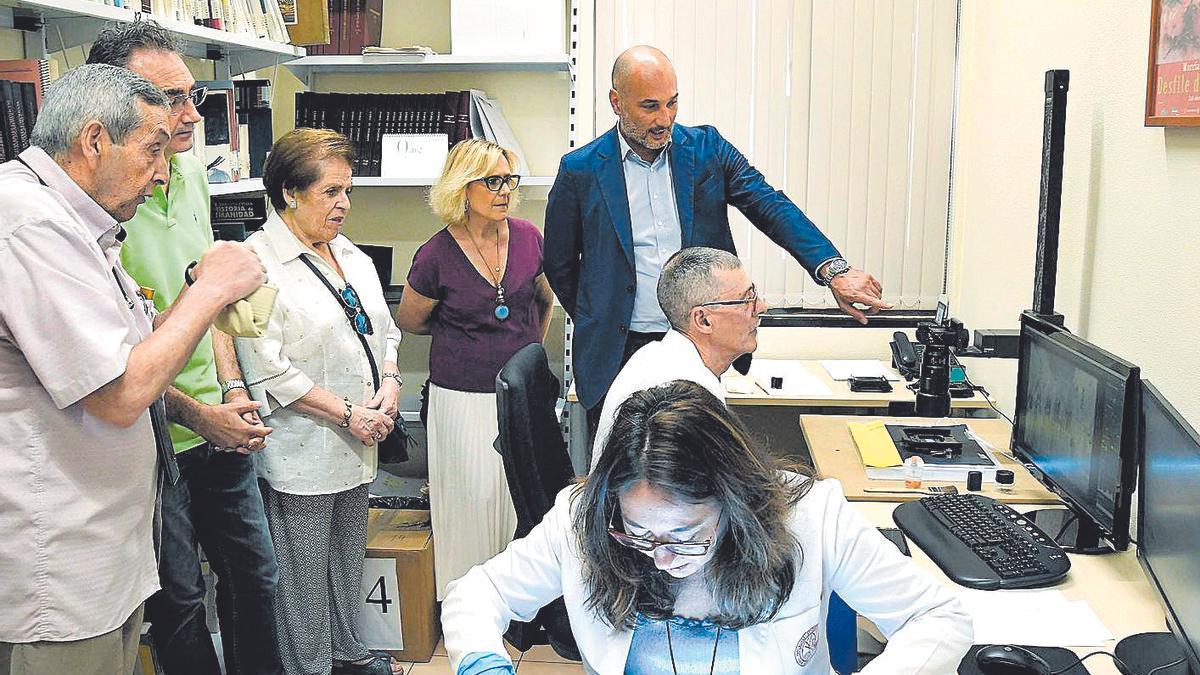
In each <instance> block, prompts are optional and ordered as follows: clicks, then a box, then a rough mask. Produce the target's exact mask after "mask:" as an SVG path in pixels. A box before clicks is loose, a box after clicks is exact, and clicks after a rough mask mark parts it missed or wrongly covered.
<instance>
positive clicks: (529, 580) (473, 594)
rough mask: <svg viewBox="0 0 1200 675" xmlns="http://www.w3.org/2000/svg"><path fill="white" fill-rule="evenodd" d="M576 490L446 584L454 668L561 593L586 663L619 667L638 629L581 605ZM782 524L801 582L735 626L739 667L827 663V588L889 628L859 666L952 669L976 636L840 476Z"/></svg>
mask: <svg viewBox="0 0 1200 675" xmlns="http://www.w3.org/2000/svg"><path fill="white" fill-rule="evenodd" d="M789 475H790V474H789ZM790 476H791V478H792V479H795V478H796V477H795V476H794V475H790ZM574 489H576V486H571V487H567V488H564V489H563V490H562V491H561V492H559V494H558V498H557V499H556V500H555V504H554V508H552V509H551V510H550V512H549V513H547V514H546V517H545V518H544V519H543V520H542V522H541V523H540V524H539V525H538V526H537V527H535V528H533V531H532V532H530V533H529V535H528V536H526V537H523V538H521V539H518V540H516V541H514V542H513V543H512V544H510V545H509V546H508V548H507V549H505V551H504V552H503V553H501V554H500V555H498V556H496V557H495V558H492V559H491V560H489V561H488V562H486V563H483V564H482V565H476V566H475V567H473V568H472V569H471V571H470V572H468V573H467V574H466V576H464V577H462V578H461V579H458V580H457V581H455V582H453V583H452V584H450V588H449V592H448V594H447V596H446V600H445V602H444V603H443V604H442V628H443V631H444V634H445V641H446V651H447V653H448V654H449V655H450V664H451V671H452V672H456V671H457V669H458V667H459V664H460V663H461V662H462V660H463V657H465V656H467V655H468V654H472V653H476V652H484V653H493V654H497V655H500V656H501V658H505V657H504V655H505V654H506V652H505V649H504V643H503V641H502V639H501V636H502V634H503V633H504V631H505V630H507V629H508V623H509V621H511V620H514V619H515V620H518V621H529V620H532V619H533V617H534V615H535V614H537V612H538V610H539V609H541V607H542V606H543V605H545V604H546V603H548V602H550V601H552V600H554V599H555V598H557V597H558V596H560V595H561V596H563V600H564V602H565V603H566V607H567V616H568V618H569V620H570V622H571V632H572V633H573V634H574V636H575V642H576V644H577V645H578V647H579V654H580V656H581V657H582V658H583V667H584V670H585V671H586V672H588V673H599V674H600V675H621V673H624V672H625V662H626V659H627V657H628V655H629V645H630V644H631V642H632V641H633V631H631V630H625V629H613V628H612V627H611V626H609V625H607V624H606V623H604V621H603V620H602V619H601V618H600V617H599V616H598V615H597V614H595V613H594V612H593V611H592V610H590V609H588V608H587V606H586V603H587V597H588V592H589V591H588V587H587V585H586V584H585V582H584V575H583V561H582V559H581V552H580V550H579V545H578V539H577V537H576V533H575V530H574V527H573V519H574V511H575V508H576V504H577V502H576V500H575V499H574V498H573V497H572V496H571V492H572V490H574ZM788 529H790V530H791V532H792V534H793V535H794V536H795V538H796V541H797V543H798V544H799V547H800V551H802V552H803V559H802V561H801V565H800V566H799V569H798V571H797V573H796V583H795V586H793V588H792V593H791V595H790V596H789V597H788V599H787V600H786V601H785V602H784V603H783V605H782V606H781V607H780V608H779V611H778V613H777V614H776V615H775V616H774V617H773V618H771V619H770V620H769V621H767V622H765V623H760V624H755V625H753V626H748V627H746V628H743V629H741V630H739V631H738V658H739V663H740V665H741V671H742V672H743V673H756V674H757V673H772V674H778V675H829V674H830V673H832V672H833V670H832V668H831V667H830V664H829V644H828V640H827V639H826V636H825V623H826V617H827V615H828V613H829V597H830V594H832V593H837V594H838V595H839V596H840V597H841V598H842V599H843V600H845V601H846V604H848V605H850V607H852V608H853V609H854V610H855V611H857V612H858V613H859V614H861V615H862V616H864V617H866V618H867V619H870V620H871V621H872V622H873V623H874V624H875V625H876V626H877V627H878V628H879V630H881V631H882V632H883V634H884V635H885V636H886V637H887V640H888V643H887V647H886V648H885V649H884V651H883V653H882V654H880V655H879V656H878V657H876V658H875V660H873V661H871V663H869V664H868V665H867V666H866V667H865V668H863V670H862V671H861V672H862V674H863V675H917V674H923V675H947V674H948V673H954V672H957V669H958V664H959V662H960V661H961V660H962V657H963V655H965V654H966V652H967V649H968V648H969V647H970V646H971V640H972V636H973V630H972V626H971V617H970V615H969V614H967V612H966V611H965V610H964V609H963V607H962V605H961V603H960V602H959V601H958V599H957V598H956V597H955V596H954V595H953V594H952V593H951V592H950V591H949V590H948V589H946V588H945V587H943V586H941V585H939V584H938V582H937V581H935V580H934V579H933V577H932V576H931V575H930V574H929V573H928V572H926V571H924V570H922V569H920V568H919V567H917V565H916V563H914V562H913V561H912V560H911V559H909V558H908V557H906V556H905V555H904V554H902V553H900V551H899V549H897V548H896V546H895V545H894V544H892V543H891V542H890V541H888V540H887V539H885V538H884V537H883V535H881V534H880V533H879V531H878V530H876V529H875V528H874V527H872V526H871V525H870V524H869V523H867V521H866V519H864V518H863V517H862V516H861V515H859V514H858V512H857V511H855V510H854V508H853V507H852V506H851V505H850V504H849V503H847V502H846V498H845V497H844V496H843V495H842V488H841V484H840V483H838V482H837V481H835V480H823V481H818V482H816V483H815V484H814V485H813V486H812V489H811V490H809V492H808V494H806V495H805V496H804V497H802V498H801V499H800V501H799V502H798V503H797V504H796V505H795V506H794V507H792V513H791V519H790V521H789V523H788Z"/></svg>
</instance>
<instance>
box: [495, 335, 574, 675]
mask: <svg viewBox="0 0 1200 675" xmlns="http://www.w3.org/2000/svg"><path fill="white" fill-rule="evenodd" d="M558 392H559V382H558V378H556V377H554V373H552V372H550V366H549V364H548V363H547V361H546V350H545V349H543V348H542V345H540V344H536V343H534V344H530V345H526V346H525V347H523V348H521V350H520V351H518V352H517V353H516V354H514V355H513V357H512V358H511V359H509V360H508V363H507V364H505V366H504V368H503V369H502V370H501V371H500V374H499V375H497V376H496V410H497V413H498V415H497V417H498V419H497V421H498V423H499V427H500V435H499V436H498V437H497V438H496V444H495V446H496V451H497V452H499V453H500V455H501V456H502V457H503V458H504V472H505V474H506V475H507V478H508V490H509V492H510V493H511V494H512V500H513V506H515V507H516V511H517V531H516V533H515V535H514V538H516V539H520V538H521V537H524V536H525V535H527V534H529V532H530V530H532V529H533V528H534V527H535V526H536V525H537V524H538V523H540V522H542V518H543V517H544V516H545V515H546V513H547V512H548V511H549V510H550V508H551V507H552V506H554V497H555V495H557V494H558V493H559V491H560V490H562V489H563V488H564V487H566V486H567V485H570V484H571V482H572V480H574V478H575V471H574V469H572V468H571V460H570V457H569V455H568V454H567V444H566V441H564V440H563V436H562V431H561V429H560V428H559V426H558V417H557V416H556V415H555V412H554V409H555V405H556V404H557V402H558ZM504 637H505V638H506V639H507V640H508V641H509V643H510V644H512V645H513V646H514V647H516V648H517V649H519V650H521V651H523V652H524V651H526V650H528V649H529V648H530V647H531V646H533V645H535V644H547V643H549V645H550V646H551V648H553V649H554V651H555V652H557V653H558V654H559V656H562V657H563V658H568V659H573V660H575V661H578V660H579V649H578V648H577V647H576V646H575V637H574V636H573V635H572V634H571V624H570V622H569V621H568V619H567V608H566V605H564V604H563V600H562V598H559V599H557V600H555V601H554V602H552V603H550V604H549V605H546V606H545V607H543V608H542V609H541V611H539V612H538V615H537V617H536V618H535V619H534V620H533V621H532V622H530V623H518V622H515V621H514V622H513V623H512V625H511V626H509V629H508V632H507V633H505V635H504Z"/></svg>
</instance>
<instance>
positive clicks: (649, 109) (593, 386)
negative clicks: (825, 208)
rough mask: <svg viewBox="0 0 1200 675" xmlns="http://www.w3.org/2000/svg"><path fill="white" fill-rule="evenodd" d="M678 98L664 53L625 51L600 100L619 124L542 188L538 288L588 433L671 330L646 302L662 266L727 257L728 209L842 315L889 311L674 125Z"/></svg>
mask: <svg viewBox="0 0 1200 675" xmlns="http://www.w3.org/2000/svg"><path fill="white" fill-rule="evenodd" d="M678 99H679V93H678V88H677V86H676V78H675V69H674V67H673V66H672V65H671V62H670V60H668V59H667V57H666V55H665V54H663V53H662V52H661V51H659V50H657V49H655V48H653V47H648V46H639V47H632V48H630V49H628V50H626V51H625V52H623V53H622V54H621V55H620V56H619V57H617V60H616V63H615V64H614V66H613V87H612V89H611V90H610V91H609V102H610V103H611V104H612V108H613V112H614V113H616V115H617V117H618V123H617V126H616V127H614V128H613V129H610V130H609V131H608V132H607V133H605V134H603V135H602V136H600V137H599V138H597V139H596V140H594V141H592V142H591V143H589V144H587V145H585V146H584V147H582V148H579V149H578V150H575V151H573V152H571V153H570V154H568V155H566V156H565V157H563V159H562V162H561V164H560V165H559V169H558V176H557V177H556V178H555V180H554V187H553V188H551V190H550V198H549V202H548V204H547V207H546V226H545V271H546V278H547V279H548V280H549V281H550V286H551V288H553V289H554V293H555V295H557V296H558V299H559V302H561V303H562V305H563V307H564V308H565V309H566V310H567V313H568V314H569V315H570V316H571V318H572V320H574V322H575V332H574V344H573V349H572V357H573V364H574V373H575V391H576V393H577V395H578V396H579V401H580V403H582V404H583V405H584V407H586V408H587V409H588V421H589V425H590V426H591V428H592V429H594V428H595V418H596V417H597V414H598V413H599V411H600V407H601V404H602V403H603V400H604V395H605V394H606V393H607V392H608V387H609V385H610V384H612V381H613V379H614V378H616V376H617V373H618V372H619V371H620V369H621V366H622V365H623V364H624V363H625V361H627V360H628V359H629V357H630V356H631V355H632V354H633V353H634V352H635V351H637V350H638V349H639V348H641V347H642V346H643V345H645V344H646V343H647V342H650V341H652V340H657V339H660V338H661V337H662V335H663V334H664V333H665V331H667V330H668V328H669V324H668V323H667V319H666V316H665V315H664V314H663V312H662V309H661V308H660V307H659V306H658V298H657V293H656V289H657V284H658V277H659V272H660V271H661V269H662V265H663V263H665V262H666V260H667V258H669V257H670V256H671V255H672V254H674V253H675V252H676V251H678V250H679V249H681V248H684V247H689V246H709V247H713V248H719V249H722V250H725V251H729V252H730V253H735V254H736V251H735V249H734V244H733V235H732V233H731V232H730V230H729V217H728V211H727V207H728V206H730V205H732V206H734V207H736V208H737V209H738V210H739V211H741V212H742V214H743V215H744V216H746V218H747V219H748V220H749V221H750V222H751V223H753V224H754V226H755V227H757V228H758V229H759V230H761V231H762V232H763V233H765V234H766V235H767V236H768V237H770V238H771V240H772V241H774V242H775V243H776V244H778V245H779V246H781V247H782V248H783V249H784V250H785V251H787V252H788V253H790V254H791V255H792V257H794V258H795V259H796V260H797V261H798V262H799V263H800V264H801V265H802V266H803V267H804V268H805V269H806V270H808V271H809V273H810V274H812V275H813V278H814V280H816V281H817V283H820V284H822V285H825V286H829V288H830V290H831V291H832V293H833V296H834V298H835V299H836V300H837V303H838V305H839V306H840V307H841V308H842V310H843V311H845V312H846V313H847V314H850V315H851V316H854V317H855V318H856V319H858V320H859V321H860V322H863V323H866V314H872V313H875V312H877V311H878V310H879V309H883V308H887V307H888V305H886V304H885V303H884V302H883V300H882V299H881V297H880V296H881V293H882V291H883V288H882V286H881V285H880V284H879V282H878V281H876V280H875V278H874V277H872V276H871V275H870V274H867V273H865V272H863V271H861V270H857V269H855V268H853V267H851V266H850V265H849V264H848V263H847V262H846V261H845V260H844V259H843V258H842V257H841V254H839V253H838V251H837V249H836V248H834V246H833V244H832V243H830V241H829V239H828V238H827V237H825V235H824V234H822V233H821V231H820V230H818V229H817V227H816V226H815V225H813V223H812V221H810V220H809V219H808V218H807V217H806V216H805V215H804V213H803V212H802V211H801V210H800V209H799V208H798V207H797V206H796V205H795V204H793V203H792V201H791V200H790V199H788V198H787V196H785V195H784V194H783V193H782V192H780V191H777V190H775V189H774V188H773V187H771V186H770V185H769V184H767V182H766V180H765V179H764V178H763V175H762V174H761V173H759V172H758V170H757V169H755V168H754V167H752V166H751V165H750V163H749V162H747V161H746V158H745V157H743V156H742V154H741V153H740V152H738V150H737V148H735V147H733V145H732V144H730V143H729V142H728V141H726V140H725V139H724V138H722V137H721V134H719V133H718V132H717V130H716V129H714V128H713V127H711V126H698V127H688V126H684V125H681V124H675V114H676V112H677V110H678ZM855 303H857V304H859V305H863V306H864V307H865V308H866V310H865V312H864V311H863V310H861V309H859V308H858V307H855ZM733 309H739V308H736V307H735V308H733ZM742 311H745V310H744V309H742Z"/></svg>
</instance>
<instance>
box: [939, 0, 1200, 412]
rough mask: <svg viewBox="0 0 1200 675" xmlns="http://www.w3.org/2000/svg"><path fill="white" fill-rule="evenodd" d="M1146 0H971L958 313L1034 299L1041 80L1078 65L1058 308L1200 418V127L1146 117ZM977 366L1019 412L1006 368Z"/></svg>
mask: <svg viewBox="0 0 1200 675" xmlns="http://www.w3.org/2000/svg"><path fill="white" fill-rule="evenodd" d="M1150 4H1151V3H1149V2H1126V1H1117V0H1105V1H1103V2H1096V1H1095V0H1091V1H1085V0H1056V1H1055V2H984V1H973V0H967V1H966V2H964V3H963V17H962V19H963V24H962V48H961V60H960V67H961V82H962V86H961V89H960V96H959V108H958V119H959V132H958V133H959V136H958V157H957V171H956V174H955V176H956V178H955V181H956V184H955V193H954V194H955V201H956V203H955V212H954V228H955V231H954V242H953V254H952V271H951V291H952V302H953V313H954V314H955V315H956V316H959V317H960V318H962V319H963V320H964V321H965V322H966V323H967V325H968V326H970V327H973V328H979V327H1005V326H1008V327H1015V326H1016V317H1017V315H1018V313H1019V312H1020V311H1021V310H1022V309H1025V308H1028V307H1029V306H1030V305H1031V303H1032V297H1033V290H1032V289H1033V254H1034V246H1035V242H1036V237H1037V207H1038V185H1039V183H1038V181H1039V173H1038V172H1039V166H1040V161H1041V160H1040V157H1041V134H1042V108H1043V99H1044V94H1043V92H1042V82H1043V74H1044V72H1045V71H1046V70H1049V69H1057V68H1066V69H1069V70H1070V71H1071V84H1070V92H1069V95H1068V104H1067V131H1066V153H1065V166H1064V178H1063V195H1062V238H1061V244H1060V257H1059V272H1058V299H1057V302H1056V309H1057V310H1058V311H1060V312H1062V313H1063V314H1065V315H1066V319H1067V326H1068V327H1069V328H1070V329H1071V330H1073V331H1075V332H1076V333H1078V334H1080V335H1082V336H1083V337H1085V338H1087V339H1088V340H1090V341H1092V342H1094V343H1096V344H1098V345H1100V346H1101V347H1104V348H1105V349H1108V350H1110V351H1112V352H1114V353H1115V354H1117V355H1118V356H1121V357H1124V358H1126V359H1128V360H1130V361H1133V362H1134V363H1136V364H1138V365H1140V366H1141V367H1142V373H1143V377H1145V378H1147V379H1150V380H1152V381H1153V382H1155V384H1156V385H1157V386H1158V387H1159V388H1160V390H1162V391H1163V393H1164V394H1165V395H1166V396H1167V397H1168V398H1169V399H1170V400H1171V401H1172V402H1173V403H1174V404H1175V406H1176V407H1177V408H1178V409H1179V410H1180V411H1181V412H1182V413H1183V414H1184V415H1185V416H1188V417H1189V418H1190V419H1191V420H1192V421H1193V423H1200V387H1197V386H1196V384H1195V378H1196V376H1197V374H1198V371H1200V349H1197V347H1196V339H1197V335H1198V331H1200V318H1198V317H1197V313H1196V311H1195V303H1196V300H1197V299H1198V298H1200V271H1198V270H1197V266H1196V257H1197V253H1198V252H1200V239H1198V237H1197V235H1196V229H1195V223H1196V219H1197V214H1198V213H1200V129H1187V130H1185V129H1170V130H1164V129H1161V128H1146V127H1144V126H1143V125H1142V111H1143V106H1144V99H1145V91H1146V89H1145V86H1146V80H1145V78H1146V60H1147V59H1146V57H1147V50H1148V39H1149V32H1150V28H1149V25H1150V23H1149V22H1150V11H1149V8H1150ZM974 372H975V374H976V379H979V380H982V381H983V382H985V383H986V384H988V385H990V387H991V388H992V390H993V392H995V393H1000V394H1001V396H1002V398H1003V399H1005V400H1006V403H1005V405H1006V406H1007V407H1008V408H1009V409H1011V404H1012V401H1011V397H1012V390H1013V382H1012V380H1013V378H1014V375H1013V373H1014V372H1015V370H1014V369H1013V368H1012V366H1011V364H1010V365H1008V366H1004V365H1000V364H986V363H979V364H978V365H977V367H975V369H974Z"/></svg>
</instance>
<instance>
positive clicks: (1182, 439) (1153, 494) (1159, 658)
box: [1118, 382, 1200, 673]
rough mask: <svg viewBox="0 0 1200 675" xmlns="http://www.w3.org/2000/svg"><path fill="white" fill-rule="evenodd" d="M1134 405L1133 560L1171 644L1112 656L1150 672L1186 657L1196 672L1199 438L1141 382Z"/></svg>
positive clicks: (1144, 642)
mask: <svg viewBox="0 0 1200 675" xmlns="http://www.w3.org/2000/svg"><path fill="white" fill-rule="evenodd" d="M1141 399H1142V400H1141V433H1140V443H1139V445H1140V446H1141V456H1142V459H1141V471H1140V475H1139V477H1138V514H1137V523H1138V549H1137V557H1138V561H1139V562H1140V563H1141V565H1142V569H1143V570H1145V572H1146V576H1148V577H1149V578H1150V585H1151V586H1153V587H1154V590H1155V592H1156V593H1157V594H1158V597H1159V600H1160V602H1161V603H1162V606H1163V609H1164V610H1166V614H1167V626H1168V628H1170V632H1171V634H1172V635H1174V639H1171V640H1164V639H1162V638H1160V639H1158V640H1157V641H1156V640H1154V639H1153V638H1152V637H1144V636H1155V635H1156V634H1154V633H1148V634H1142V635H1139V636H1136V639H1134V638H1130V639H1127V640H1122V641H1121V644H1120V645H1118V655H1122V653H1124V655H1122V656H1121V658H1122V660H1125V659H1126V657H1128V658H1129V660H1131V661H1137V662H1139V663H1140V664H1144V665H1147V666H1150V667H1154V666H1156V665H1163V664H1167V663H1174V662H1175V661H1178V660H1179V658H1181V657H1186V661H1187V663H1188V666H1189V668H1190V669H1191V672H1192V673H1200V602H1198V601H1197V599H1198V598H1200V517H1197V515H1198V514H1200V491H1198V490H1197V479H1200V433H1198V432H1197V431H1196V429H1195V428H1193V427H1192V426H1191V425H1189V424H1188V423H1187V421H1186V420H1185V419H1184V418H1183V415H1180V414H1179V412H1178V411H1177V410H1175V408H1174V407H1172V406H1171V404H1170V403H1169V402H1168V401H1167V399H1166V398H1165V397H1164V396H1163V395H1162V393H1161V392H1159V391H1158V390H1157V389H1155V388H1154V386H1153V385H1152V384H1150V383H1149V382H1143V383H1142V395H1141ZM1163 637H1165V636H1163ZM1176 646H1177V647H1178V650H1180V652H1181V653H1174V654H1173V653H1172V652H1174V651H1175V648H1176ZM1130 665H1131V666H1133V665H1134V664H1132V663H1131V664H1130ZM1139 672H1143V671H1139ZM1160 672H1162V671H1160ZM1166 672H1167V673H1173V672H1181V671H1172V670H1167V671H1166Z"/></svg>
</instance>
